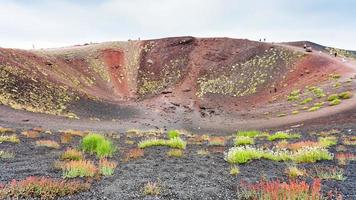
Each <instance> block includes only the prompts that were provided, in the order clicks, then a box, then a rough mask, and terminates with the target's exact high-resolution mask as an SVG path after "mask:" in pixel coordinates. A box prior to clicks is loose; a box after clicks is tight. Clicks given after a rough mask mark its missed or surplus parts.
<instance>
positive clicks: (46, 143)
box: [36, 140, 60, 149]
mask: <svg viewBox="0 0 356 200" xmlns="http://www.w3.org/2000/svg"><path fill="white" fill-rule="evenodd" d="M36 146H41V147H48V148H53V149H58V148H59V147H60V146H59V144H58V143H57V142H56V141H53V140H38V141H36Z"/></svg>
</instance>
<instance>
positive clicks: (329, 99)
mask: <svg viewBox="0 0 356 200" xmlns="http://www.w3.org/2000/svg"><path fill="white" fill-rule="evenodd" d="M336 99H339V95H338V94H331V95H329V96H328V99H327V100H328V101H334V100H336Z"/></svg>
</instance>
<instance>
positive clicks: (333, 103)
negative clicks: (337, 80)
mask: <svg viewBox="0 0 356 200" xmlns="http://www.w3.org/2000/svg"><path fill="white" fill-rule="evenodd" d="M340 103H341V100H340V99H334V100H332V101H330V102H329V106H336V105H339V104H340Z"/></svg>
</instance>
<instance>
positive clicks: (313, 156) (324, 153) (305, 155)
mask: <svg viewBox="0 0 356 200" xmlns="http://www.w3.org/2000/svg"><path fill="white" fill-rule="evenodd" d="M332 159H333V155H332V154H331V153H330V152H329V151H328V150H327V149H325V148H320V147H306V148H302V149H298V150H297V151H296V152H295V153H294V154H293V155H292V160H293V161H294V162H296V163H314V162H316V161H319V160H332Z"/></svg>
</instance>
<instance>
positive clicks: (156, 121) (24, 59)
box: [0, 37, 356, 130]
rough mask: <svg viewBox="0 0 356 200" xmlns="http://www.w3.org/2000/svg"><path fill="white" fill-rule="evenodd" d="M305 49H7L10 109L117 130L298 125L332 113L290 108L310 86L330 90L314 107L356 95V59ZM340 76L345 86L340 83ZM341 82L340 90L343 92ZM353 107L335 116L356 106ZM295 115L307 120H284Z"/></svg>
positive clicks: (253, 45)
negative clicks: (120, 126) (336, 96)
mask: <svg viewBox="0 0 356 200" xmlns="http://www.w3.org/2000/svg"><path fill="white" fill-rule="evenodd" d="M304 43H305V42H295V43H282V44H271V43H262V42H255V41H249V40H241V39H230V38H194V37H175V38H164V39H158V40H144V41H128V42H108V43H101V44H91V45H85V46H75V47H70V48H59V49H46V50H36V51H25V50H17V49H0V66H1V68H0V73H1V75H2V77H3V78H0V86H2V87H1V88H2V89H1V96H0V97H1V98H0V103H1V104H4V105H5V106H10V107H13V108H17V109H23V110H29V111H34V112H41V113H47V114H55V115H63V116H68V115H72V116H73V115H76V116H78V117H79V118H80V119H96V120H99V119H100V120H102V121H107V122H106V123H108V124H107V126H108V127H109V126H110V122H112V121H114V122H115V121H121V122H122V123H124V122H125V121H126V122H128V123H129V124H130V126H131V125H132V124H135V123H136V122H137V123H138V124H140V125H138V126H153V127H160V126H161V125H162V124H163V126H166V127H178V128H179V127H183V128H184V127H188V128H192V127H193V128H194V127H196V128H200V127H204V126H205V127H211V126H216V129H217V130H218V129H219V128H226V127H231V129H237V128H238V127H239V126H240V125H241V124H244V123H245V122H246V123H245V124H248V123H249V121H251V120H252V121H253V120H267V121H266V122H264V123H265V124H268V123H269V122H272V121H273V120H275V121H283V123H284V124H288V123H294V122H298V121H303V118H312V117H313V116H314V117H320V113H323V114H322V115H327V114H328V113H330V112H329V111H328V112H325V111H324V112H319V111H317V112H306V111H305V110H304V111H303V110H302V108H301V107H300V106H299V107H298V104H299V102H294V103H293V102H288V101H287V100H286V99H287V98H286V96H287V95H288V94H289V93H290V92H291V91H293V90H295V89H301V91H302V92H303V95H302V97H303V98H306V97H307V95H311V94H309V93H307V90H306V87H309V86H315V87H320V88H322V89H323V90H324V92H325V94H326V96H325V97H323V98H321V99H317V98H314V100H313V102H311V103H310V104H309V105H306V106H308V108H310V107H312V103H318V102H320V101H324V102H327V100H326V98H327V95H329V94H333V93H339V92H344V91H351V92H352V93H353V92H354V91H355V83H354V80H353V79H350V78H353V77H354V76H355V74H356V73H355V71H356V67H355V65H354V61H353V60H352V59H349V58H347V59H346V62H343V60H342V58H341V57H340V58H339V57H337V58H334V57H332V56H330V55H329V54H328V52H327V51H326V50H324V49H325V47H323V46H321V45H317V44H314V43H308V44H309V45H314V46H313V47H314V48H315V49H317V50H318V51H314V52H311V53H307V52H304V50H303V48H302V46H303V44H304ZM332 74H338V75H340V76H341V78H340V79H338V80H331V79H330V76H331V75H332ZM6 77H7V78H6ZM9 77H11V78H9ZM337 82H339V83H338V84H340V87H334V86H333V85H335V84H336V83H337ZM23 85H26V87H25V90H24V87H22V86H23ZM21 91H22V92H21ZM301 100H302V99H301ZM352 100H354V99H351V100H346V101H345V104H343V106H341V105H340V106H335V107H332V108H327V109H326V108H325V110H330V111H332V112H335V111H338V110H342V109H341V108H343V109H346V108H345V106H346V107H347V106H351V107H352V106H354V105H353V104H352V103H350V102H353V101H352ZM38 102H41V103H38ZM324 107H325V106H324ZM326 107H327V106H326ZM295 110H298V111H300V112H301V114H300V115H295V116H287V117H286V118H285V119H284V118H283V120H281V119H282V118H276V117H277V116H278V115H279V114H281V113H283V114H284V115H290V114H291V112H292V111H295ZM322 110H323V109H322ZM6 112H8V110H7V111H6ZM318 113H319V114H318ZM25 116H26V117H27V118H28V117H29V115H27V114H26V115H25ZM2 117H3V118H2V120H3V121H6V120H14V119H10V118H11V117H10V118H4V116H2ZM39 119H40V118H39ZM39 119H38V120H39ZM0 120H1V119H0ZM39 121H41V120H39ZM237 122H238V123H237ZM251 123H254V122H251ZM102 124H103V123H102ZM272 124H273V123H272ZM105 126H106V125H105ZM133 126H134V125H133ZM251 127H253V126H251Z"/></svg>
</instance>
